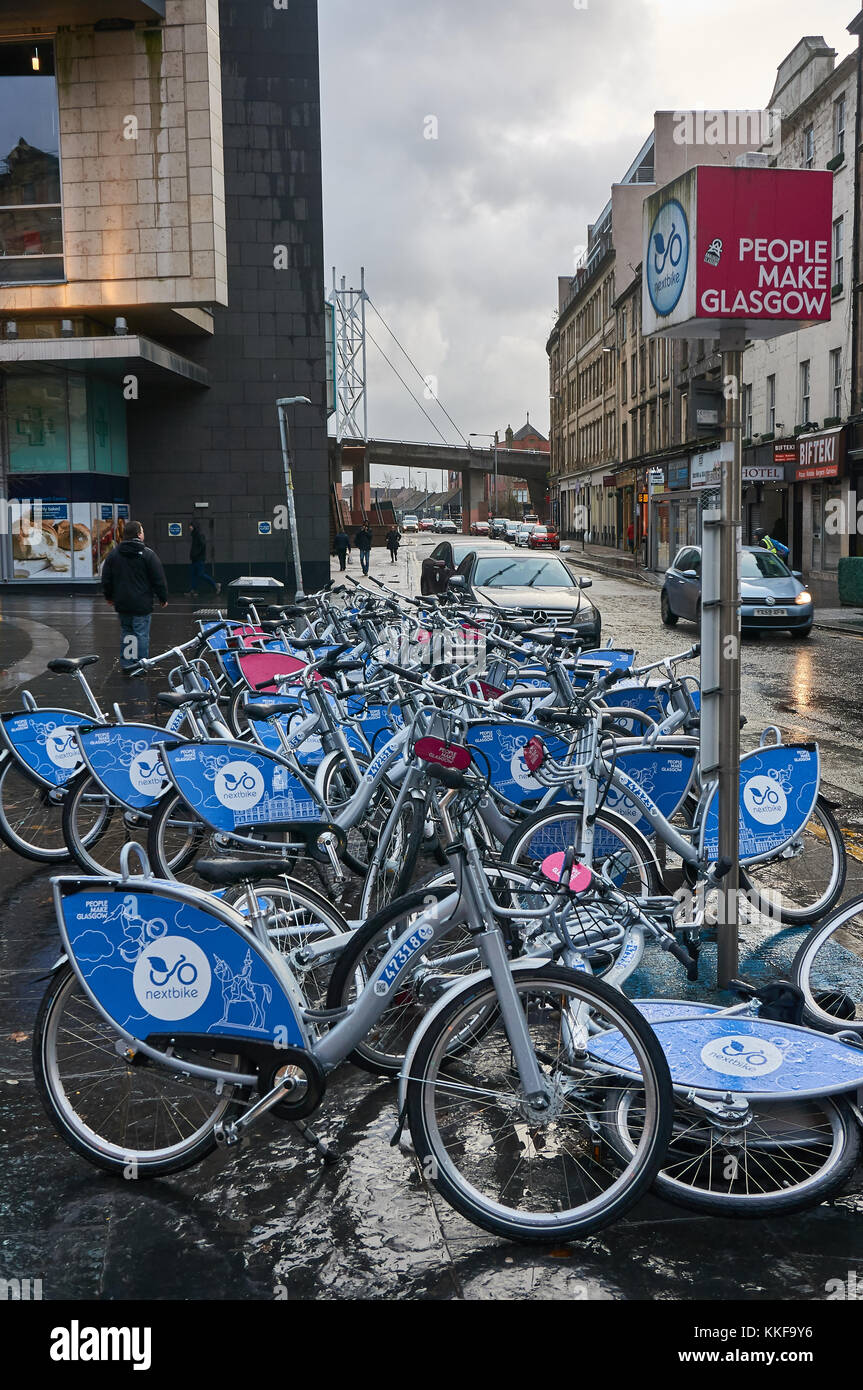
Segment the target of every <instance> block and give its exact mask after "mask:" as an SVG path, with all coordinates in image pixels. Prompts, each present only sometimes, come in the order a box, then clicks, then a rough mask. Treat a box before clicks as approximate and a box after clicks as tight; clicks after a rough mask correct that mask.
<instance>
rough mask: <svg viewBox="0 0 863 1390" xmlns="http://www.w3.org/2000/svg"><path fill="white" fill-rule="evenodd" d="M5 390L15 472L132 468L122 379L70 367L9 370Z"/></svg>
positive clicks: (12, 470)
mask: <svg viewBox="0 0 863 1390" xmlns="http://www.w3.org/2000/svg"><path fill="white" fill-rule="evenodd" d="M5 390H6V416H7V420H8V441H9V445H8V447H9V472H10V473H11V474H15V473H33V474H43V473H114V474H117V475H120V476H125V475H127V474H128V472H129V459H128V448H127V439H126V406H125V402H124V400H123V393H122V389H121V388H120V386H119V385H117V384H115V383H113V382H107V381H101V380H100V379H99V378H96V377H91V378H90V379H89V380H88V379H87V378H86V377H83V376H79V375H77V374H75V373H71V372H70V373H65V372H45V373H33V374H32V375H31V374H28V373H20V374H19V373H10V374H9V375H8V376H7V378H6V387H5Z"/></svg>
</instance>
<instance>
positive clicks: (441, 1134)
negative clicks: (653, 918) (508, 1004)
mask: <svg viewBox="0 0 863 1390" xmlns="http://www.w3.org/2000/svg"><path fill="white" fill-rule="evenodd" d="M514 983H515V987H516V990H517V992H518V995H519V998H520V1001H521V1006H522V1009H523V1011H524V1016H525V1018H526V1020H527V1026H528V1033H529V1036H530V1040H531V1043H532V1045H533V1048H534V1053H535V1056H536V1059H537V1062H538V1064H539V1067H540V1070H541V1072H542V1074H543V1077H544V1079H545V1081H546V1084H547V1085H548V1088H549V1093H550V1103H549V1105H548V1108H547V1110H546V1111H545V1112H542V1113H540V1112H538V1111H537V1109H536V1108H535V1107H534V1106H532V1104H531V1101H530V1099H529V1098H528V1097H527V1096H525V1095H524V1094H523V1093H522V1090H521V1084H520V1081H519V1077H518V1075H517V1073H516V1071H515V1068H514V1065H513V1058H512V1051H511V1049H510V1043H509V1039H508V1037H507V1034H506V1029H505V1027H504V1023H503V1017H502V1015H501V1013H500V1010H499V1008H498V1004H497V996H496V993H495V990H494V986H493V984H492V982H491V981H490V980H489V979H488V978H487V977H485V978H483V977H480V978H478V979H477V981H476V982H475V983H474V984H473V985H471V984H468V985H466V986H465V987H464V988H462V989H459V990H458V991H457V992H454V994H453V996H452V998H451V999H450V1000H449V1002H448V1004H445V1005H443V1006H442V1007H441V1009H440V1011H439V1012H438V1013H436V1014H435V1015H434V1016H433V1018H432V1019H431V1020H430V1022H429V1024H428V1025H427V1027H426V1029H425V1030H424V1031H423V1034H422V1036H421V1038H420V1040H419V1043H418V1046H417V1049H416V1052H415V1053H414V1055H413V1058H412V1060H411V1063H410V1071H409V1075H408V1081H407V1112H408V1119H409V1123H410V1129H411V1137H412V1139H413V1142H414V1146H415V1148H416V1153H417V1159H418V1161H419V1163H420V1165H421V1167H422V1171H423V1173H424V1175H426V1176H427V1177H429V1178H430V1180H431V1182H432V1183H433V1184H434V1186H435V1187H436V1188H437V1190H438V1191H439V1192H440V1194H441V1196H443V1197H444V1198H445V1199H446V1201H448V1202H449V1203H450V1205H451V1206H453V1207H454V1208H455V1209H456V1211H459V1212H460V1213H461V1214H462V1215H463V1216H466V1217H467V1218H468V1220H469V1221H472V1222H474V1224H475V1225H478V1226H481V1227H482V1228H483V1229H484V1230H487V1231H491V1232H492V1233H493V1234H495V1235H500V1236H505V1237H508V1238H510V1239H515V1240H521V1241H528V1242H535V1241H542V1242H545V1241H549V1240H557V1241H560V1240H575V1239H579V1238H581V1237H583V1236H586V1235H589V1234H591V1233H592V1232H594V1231H598V1230H601V1229H602V1228H603V1227H605V1226H608V1225H609V1224H610V1223H611V1222H613V1221H615V1220H617V1219H618V1218H619V1217H620V1216H622V1215H623V1214H624V1213H625V1212H627V1211H628V1210H629V1209H630V1207H632V1205H633V1204H634V1203H635V1202H636V1201H638V1199H639V1197H641V1196H642V1195H643V1193H644V1192H646V1191H647V1189H648V1188H649V1186H650V1184H651V1183H652V1182H653V1180H654V1178H655V1177H656V1174H657V1172H658V1170H659V1165H660V1163H661V1161H662V1158H663V1155H664V1153H665V1146H666V1144H667V1142H668V1138H669V1135H670V1132H671V1120H672V1113H673V1099H672V1090H671V1078H670V1076H669V1074H668V1065H667V1063H666V1060H665V1057H664V1055H663V1052H662V1049H661V1047H660V1046H659V1043H658V1041H657V1039H656V1036H655V1035H654V1033H653V1032H652V1031H651V1029H650V1027H649V1026H648V1024H647V1022H646V1020H645V1019H644V1017H643V1016H642V1015H641V1014H639V1012H638V1010H637V1009H635V1008H634V1007H633V1005H632V1004H630V1003H629V1001H628V1000H627V999H625V998H624V996H623V995H621V994H620V993H618V992H617V991H616V990H613V989H610V988H609V987H608V986H607V985H604V984H603V983H602V982H601V981H598V980H592V979H589V978H588V977H586V976H584V975H582V974H580V973H579V972H576V971H570V970H565V969H562V968H561V967H559V966H547V967H545V968H537V969H530V968H527V967H525V968H524V969H518V970H517V971H516V972H515V974H514ZM474 1020H476V1021H477V1026H475V1024H474ZM474 1029H475V1032H474V1038H473V1045H470V1046H469V1045H467V1044H465V1045H464V1046H463V1047H462V1048H461V1049H460V1052H459V1056H458V1057H453V1056H452V1053H451V1042H452V1037H453V1035H454V1034H455V1035H457V1036H459V1037H461V1038H464V1039H467V1038H469V1037H470V1035H471V1033H472V1030H474ZM606 1029H618V1030H620V1032H621V1034H622V1035H623V1036H625V1038H626V1040H627V1043H628V1044H629V1047H630V1048H631V1050H632V1054H633V1055H634V1059H635V1069H636V1071H637V1072H638V1073H639V1074H640V1076H639V1082H640V1085H642V1086H643V1089H644V1095H645V1119H644V1127H643V1129H642V1130H641V1133H640V1135H639V1136H638V1142H637V1144H636V1146H635V1148H634V1151H633V1153H632V1154H631V1155H622V1154H621V1153H620V1151H619V1150H618V1149H616V1148H615V1147H614V1146H613V1145H609V1144H606V1143H604V1142H603V1141H602V1139H601V1137H600V1135H599V1133H598V1121H599V1117H600V1116H601V1114H602V1113H603V1112H604V1111H605V1109H606V1108H607V1106H608V1105H609V1104H611V1103H612V1097H613V1096H615V1095H616V1094H617V1092H619V1090H620V1088H621V1086H622V1085H623V1084H626V1083H625V1082H624V1079H623V1078H622V1077H621V1076H620V1075H619V1074H616V1073H615V1072H614V1071H613V1069H611V1068H609V1067H608V1066H607V1065H605V1064H602V1063H601V1062H599V1061H598V1060H597V1059H595V1058H593V1057H591V1054H590V1052H589V1051H588V1050H587V1047H586V1043H587V1037H588V1034H589V1033H593V1032H596V1031H605V1030H606Z"/></svg>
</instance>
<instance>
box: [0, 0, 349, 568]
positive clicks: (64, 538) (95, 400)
mask: <svg viewBox="0 0 863 1390" xmlns="http://www.w3.org/2000/svg"><path fill="white" fill-rule="evenodd" d="M326 394H327V384H326V356H325V317H324V266H323V226H322V196H321V147H320V89H319V72H318V29H317V4H316V0H291V2H290V5H289V6H284V7H281V6H276V5H275V4H273V3H272V0H221V3H219V0H149V2H148V0H63V3H60V0H30V3H28V4H27V5H25V4H23V3H18V2H17V0H12V3H7V4H5V5H3V6H2V10H0V426H2V429H0V497H2V500H3V506H2V508H0V519H2V521H3V523H4V524H3V525H0V532H2V534H0V582H2V583H3V584H4V585H22V584H29V585H37V584H38V585H39V586H40V587H41V586H44V585H52V584H57V583H60V584H63V585H66V586H68V585H69V584H70V583H71V584H74V585H75V586H79V585H80V586H84V587H87V586H93V585H94V583H95V581H96V575H97V574H98V568H99V565H100V563H101V561H102V559H103V558H104V555H105V554H106V553H107V551H108V550H109V549H110V548H111V546H112V545H113V544H114V543H116V540H117V539H118V537H119V536H121V535H122V530H123V525H124V522H125V520H127V519H128V518H129V517H130V516H133V517H135V518H136V519H138V520H140V521H142V522H143V524H144V527H145V531H146V535H147V540H148V542H149V543H150V544H152V545H153V546H154V547H155V548H156V549H157V550H158V551H159V553H160V555H161V556H162V558H163V560H164V561H165V564H166V566H167V568H168V572H169V578H170V580H171V581H172V584H173V585H174V586H175V587H178V588H183V587H185V565H186V562H187V558H188V548H189V525H190V523H191V521H192V520H196V521H198V522H199V523H201V524H202V525H203V527H204V530H205V534H207V535H208V538H209V558H210V560H211V562H212V564H213V566H214V568H215V571H216V574H217V577H219V578H220V579H222V580H223V581H225V580H228V579H231V578H234V577H236V576H238V575H241V574H247V573H250V572H251V573H272V574H275V575H277V576H279V577H281V576H284V575H285V574H286V566H288V568H289V565H288V561H289V541H288V536H289V532H288V530H287V528H286V526H285V508H284V503H285V486H284V479H283V472H282V457H281V449H280V440H279V428H278V419H277V411H276V401H277V399H279V398H282V397H292V396H307V397H309V399H310V400H311V405H298V406H295V407H293V408H292V410H291V412H290V419H291V425H292V437H293V445H294V481H295V494H296V502H297V511H298V522H299V533H300V538H301V551H302V561H303V573H304V579H305V584H306V587H307V588H311V589H313V588H316V587H319V585H320V584H322V583H324V582H325V581H326V579H327V578H328V576H329V561H328V550H329V545H328V534H329V530H328V467H327V440H326ZM7 515H8V524H6V518H7ZM288 578H289V579H290V578H292V574H290V573H289V574H288Z"/></svg>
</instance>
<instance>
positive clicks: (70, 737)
mask: <svg viewBox="0 0 863 1390" xmlns="http://www.w3.org/2000/svg"><path fill="white" fill-rule="evenodd" d="M45 751H46V753H47V754H48V757H49V758H50V759H51V761H52V763H53V764H54V766H55V767H63V768H69V767H77V766H78V763H79V762H80V761H81V755H80V753H79V752H78V744H77V742H76V741H75V735H74V733H73V732H72V730H71V729H64V728H59V729H53V730H52V731H51V732H50V733H49V735H48V738H47V740H46V742H45Z"/></svg>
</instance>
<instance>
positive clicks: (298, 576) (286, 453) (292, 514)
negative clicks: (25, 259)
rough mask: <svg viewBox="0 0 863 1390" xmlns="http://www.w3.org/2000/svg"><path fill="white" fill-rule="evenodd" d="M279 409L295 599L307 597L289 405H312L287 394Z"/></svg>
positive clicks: (300, 397)
mask: <svg viewBox="0 0 863 1390" xmlns="http://www.w3.org/2000/svg"><path fill="white" fill-rule="evenodd" d="M276 405H277V407H278V411H279V433H280V435H281V438H282V467H283V468H284V470H285V500H286V502H287V504H288V528H289V532H290V537H291V560H292V562H293V566H294V581H295V584H296V593H295V595H294V597H295V599H303V598H305V594H304V592H303V570H302V566H301V564H300V538H299V535H298V534H297V510H296V507H295V505H294V478H293V474H292V472H291V434H290V426H289V425H288V414H287V412H288V406H291V405H311V401H310V400H309V398H308V396H285V397H283V398H282V400H280V401H277V402H276Z"/></svg>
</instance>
